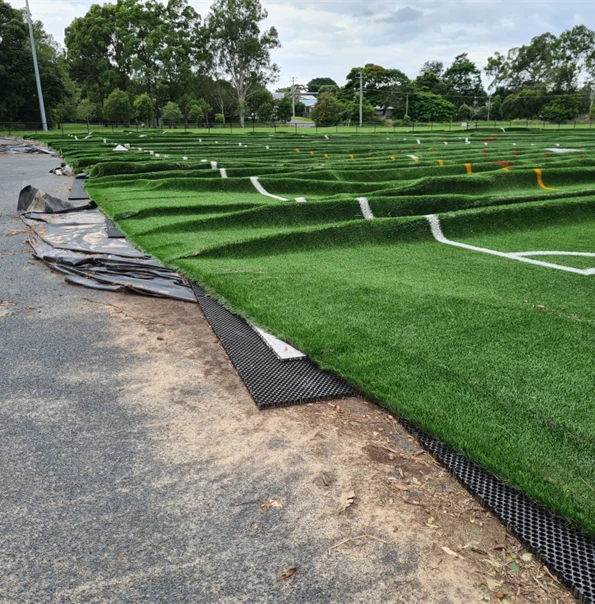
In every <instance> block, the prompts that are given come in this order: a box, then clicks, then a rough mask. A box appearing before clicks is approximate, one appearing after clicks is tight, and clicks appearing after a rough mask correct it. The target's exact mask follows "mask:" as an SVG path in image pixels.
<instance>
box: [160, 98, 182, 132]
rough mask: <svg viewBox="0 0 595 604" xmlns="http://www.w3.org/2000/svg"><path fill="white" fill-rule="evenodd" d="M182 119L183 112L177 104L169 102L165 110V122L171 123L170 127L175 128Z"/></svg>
mask: <svg viewBox="0 0 595 604" xmlns="http://www.w3.org/2000/svg"><path fill="white" fill-rule="evenodd" d="M181 117H182V112H181V111H180V107H179V106H178V104H177V103H174V102H173V101H169V102H168V103H167V104H166V105H165V107H164V108H163V121H164V122H169V124H170V127H172V128H175V127H176V122H177V121H178V120H179V119H180V118H181Z"/></svg>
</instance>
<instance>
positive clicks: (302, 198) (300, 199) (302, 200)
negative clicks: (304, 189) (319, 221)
mask: <svg viewBox="0 0 595 604" xmlns="http://www.w3.org/2000/svg"><path fill="white" fill-rule="evenodd" d="M295 200H296V201H297V202H298V203H306V198H305V197H296V198H295Z"/></svg>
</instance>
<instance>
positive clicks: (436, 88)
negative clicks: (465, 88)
mask: <svg viewBox="0 0 595 604" xmlns="http://www.w3.org/2000/svg"><path fill="white" fill-rule="evenodd" d="M415 85H416V87H417V89H418V90H420V91H422V92H432V93H433V94H440V95H442V94H445V93H446V91H447V88H448V87H447V85H446V84H445V83H444V82H443V81H442V80H441V79H440V77H439V76H438V75H437V74H435V73H434V72H433V71H424V72H423V73H421V74H420V75H419V76H417V78H416V79H415Z"/></svg>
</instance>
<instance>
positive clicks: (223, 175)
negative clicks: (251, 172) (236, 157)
mask: <svg viewBox="0 0 595 604" xmlns="http://www.w3.org/2000/svg"><path fill="white" fill-rule="evenodd" d="M219 172H221V178H227V170H226V169H225V168H219Z"/></svg>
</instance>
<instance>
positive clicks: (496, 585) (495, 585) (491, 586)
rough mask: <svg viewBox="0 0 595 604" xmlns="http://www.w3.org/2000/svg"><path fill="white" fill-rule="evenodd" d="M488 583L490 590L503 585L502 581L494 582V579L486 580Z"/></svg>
mask: <svg viewBox="0 0 595 604" xmlns="http://www.w3.org/2000/svg"><path fill="white" fill-rule="evenodd" d="M486 583H487V586H488V588H489V589H496V587H500V586H501V585H502V581H494V579H486Z"/></svg>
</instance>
